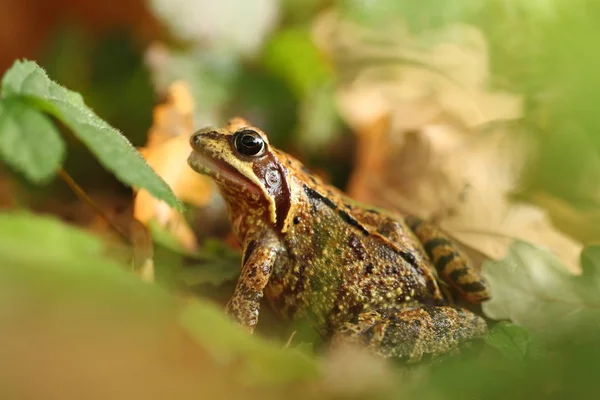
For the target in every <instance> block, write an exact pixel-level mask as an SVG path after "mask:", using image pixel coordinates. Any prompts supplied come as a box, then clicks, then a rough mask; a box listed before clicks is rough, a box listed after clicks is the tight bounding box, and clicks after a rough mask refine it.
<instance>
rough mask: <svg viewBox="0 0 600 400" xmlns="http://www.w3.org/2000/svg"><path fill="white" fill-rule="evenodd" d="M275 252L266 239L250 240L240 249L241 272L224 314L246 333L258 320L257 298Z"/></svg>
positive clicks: (273, 260) (259, 297) (272, 245)
mask: <svg viewBox="0 0 600 400" xmlns="http://www.w3.org/2000/svg"><path fill="white" fill-rule="evenodd" d="M276 255H277V250H276V246H275V244H273V243H270V242H269V241H267V240H252V241H250V242H248V244H247V245H246V248H245V249H244V259H243V262H242V272H241V274H240V277H239V279H238V282H237V285H236V287H235V291H234V292H233V296H232V297H231V299H230V300H229V302H228V303H227V308H226V309H227V314H229V315H230V316H231V317H232V318H233V319H234V320H235V321H237V322H238V323H240V324H241V325H242V326H243V327H244V328H246V330H248V331H249V332H250V333H252V332H254V328H255V327H256V324H257V323H258V313H259V308H260V301H261V299H262V297H263V292H264V289H265V286H266V285H267V283H268V282H269V278H270V277H271V273H272V271H273V265H274V263H275V259H276Z"/></svg>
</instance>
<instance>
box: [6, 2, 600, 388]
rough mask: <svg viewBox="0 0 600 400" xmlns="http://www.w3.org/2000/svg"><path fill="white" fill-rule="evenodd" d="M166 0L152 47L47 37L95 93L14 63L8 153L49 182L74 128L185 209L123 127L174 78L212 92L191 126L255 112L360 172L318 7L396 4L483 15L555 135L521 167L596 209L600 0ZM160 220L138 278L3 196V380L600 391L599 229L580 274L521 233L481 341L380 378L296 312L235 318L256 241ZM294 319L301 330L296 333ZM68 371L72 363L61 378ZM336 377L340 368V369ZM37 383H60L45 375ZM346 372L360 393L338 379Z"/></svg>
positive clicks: (59, 73)
mask: <svg viewBox="0 0 600 400" xmlns="http://www.w3.org/2000/svg"><path fill="white" fill-rule="evenodd" d="M149 4H150V8H151V10H153V12H154V13H155V14H156V17H157V19H159V20H160V21H161V22H162V23H163V24H164V29H165V30H166V31H169V32H168V33H166V34H165V35H164V36H165V37H166V38H167V39H165V37H163V38H161V39H163V41H162V42H161V43H153V44H148V43H146V44H145V45H148V51H147V52H146V53H145V54H144V52H143V51H142V49H141V48H140V47H141V46H139V44H138V43H136V42H134V41H133V40H132V39H131V38H130V37H129V34H128V32H126V31H115V32H114V33H113V34H111V35H107V36H104V37H102V38H100V39H99V40H98V39H97V38H94V39H92V38H91V37H89V36H88V35H87V33H85V32H83V31H82V30H80V29H75V28H70V29H63V30H61V31H59V32H57V34H56V36H54V38H53V39H52V40H50V42H49V45H48V47H47V48H46V49H45V52H44V53H43V57H41V61H40V64H41V65H42V66H44V67H45V68H46V69H47V70H48V72H49V75H50V76H51V77H52V78H54V79H56V81H58V82H60V83H61V84H64V85H65V86H66V87H69V88H71V89H74V90H76V91H77V92H81V94H82V95H83V96H80V95H79V94H78V93H75V92H71V91H69V90H67V89H64V88H63V87H62V86H59V85H58V84H56V83H54V82H52V81H50V79H49V78H48V77H47V76H46V74H45V73H44V71H43V70H42V69H41V68H39V67H38V66H37V65H35V64H34V63H31V62H17V63H16V64H15V65H14V67H13V68H12V69H11V70H10V71H9V72H8V73H7V74H6V75H5V77H4V80H3V83H2V97H1V99H0V156H1V157H2V161H3V163H5V164H6V165H7V166H9V167H11V169H12V170H14V171H16V172H17V173H19V174H21V175H22V176H24V177H25V178H27V179H28V180H30V181H31V182H33V183H36V184H37V183H48V182H50V180H51V179H52V177H53V176H54V175H55V173H56V172H57V171H58V170H59V168H61V166H62V165H63V163H64V162H65V157H67V156H68V154H71V153H72V152H71V151H70V150H71V149H70V148H68V146H66V145H65V143H66V144H70V142H69V139H70V137H64V135H63V136H61V133H64V131H65V130H66V129H65V128H68V129H69V131H72V133H73V134H74V136H75V137H76V138H78V139H79V140H81V141H82V142H83V143H84V144H85V145H86V146H88V147H89V150H90V151H92V153H93V154H94V155H95V156H96V157H97V158H98V159H99V160H100V161H101V163H102V165H103V166H104V167H105V168H107V169H108V170H109V171H110V172H112V173H113V174H114V176H115V177H116V178H117V179H120V180H121V181H122V182H123V183H125V184H127V185H129V186H136V187H145V188H147V189H148V190H149V191H151V192H153V193H154V194H155V195H156V196H157V197H159V198H161V199H163V200H165V201H167V202H168V203H170V204H172V205H175V204H177V200H176V199H175V198H174V197H173V195H172V193H171V191H170V190H169V188H168V187H167V186H166V185H165V184H164V183H163V182H162V180H160V179H159V178H158V177H157V176H155V175H154V174H153V173H152V172H151V170H150V169H148V167H147V166H146V165H145V164H144V163H143V162H142V159H141V158H140V157H139V156H138V155H137V153H135V152H134V151H133V148H132V146H131V145H130V144H129V143H128V141H127V140H126V139H125V138H124V137H123V136H122V135H120V134H119V133H118V131H117V130H115V129H113V128H111V125H114V126H116V127H118V128H120V129H121V130H123V131H124V132H125V135H126V136H127V138H129V139H130V140H131V141H132V142H133V143H134V144H136V145H139V144H141V143H142V142H143V141H144V138H145V134H146V130H147V128H148V126H149V124H150V119H151V118H150V116H151V106H152V104H153V103H155V102H156V101H158V100H160V99H161V96H162V95H163V94H164V92H165V89H166V87H167V86H168V84H169V83H171V82H172V81H173V80H176V79H184V80H186V81H187V82H188V83H189V84H190V86H191V88H192V92H193V95H194V97H195V100H196V104H197V108H196V115H195V116H194V117H195V121H194V123H195V126H197V127H200V126H205V125H208V124H212V125H220V124H222V123H223V122H224V121H225V120H226V119H228V118H229V117H231V116H232V115H241V116H243V117H246V118H248V119H250V120H251V121H252V122H253V123H255V124H256V125H258V126H261V127H262V128H263V129H264V130H265V131H267V132H268V133H269V136H270V138H272V141H273V143H275V144H276V145H277V146H278V147H283V148H284V149H285V150H287V151H290V152H291V153H293V154H295V155H298V156H299V157H300V158H302V159H303V160H308V161H309V162H307V163H308V164H310V165H312V166H318V167H321V168H322V169H323V170H325V171H324V174H325V175H326V176H327V174H330V175H329V176H327V177H328V178H329V179H330V180H331V181H332V182H334V183H335V184H336V185H338V186H340V187H343V186H344V185H345V182H346V180H347V178H348V175H349V170H350V166H351V165H352V162H353V159H352V157H353V152H352V151H349V150H350V149H351V148H352V142H353V137H352V136H351V135H349V134H348V133H349V132H348V129H347V127H346V126H345V125H344V123H343V121H342V120H341V118H340V116H339V115H338V110H337V105H336V100H337V99H336V92H335V91H336V85H337V84H338V78H339V75H340V74H341V73H342V72H343V71H339V70H337V69H336V67H335V66H334V65H332V64H331V62H330V60H328V59H327V58H326V57H325V55H324V54H322V53H321V52H320V51H319V49H318V48H317V46H316V44H315V43H314V39H313V37H312V35H311V26H312V22H313V21H314V20H315V18H317V17H318V16H319V15H320V12H321V11H323V10H325V9H327V8H329V7H333V8H334V9H335V10H337V11H338V12H340V13H341V14H342V15H343V16H345V17H347V18H349V19H351V20H353V21H356V22H358V23H360V24H361V25H362V26H364V27H370V28H371V29H378V28H380V27H383V26H384V25H386V24H390V25H394V24H396V23H397V22H398V21H399V20H400V19H401V20H402V21H404V22H406V23H407V24H408V27H409V29H410V31H411V32H415V33H418V32H424V31H427V30H430V29H435V28H440V27H443V26H445V25H448V24H452V23H468V24H471V25H473V26H476V27H477V28H479V29H480V30H481V31H482V32H483V33H484V34H485V36H486V37H487V39H488V45H489V47H490V56H491V65H490V68H491V73H492V77H493V86H494V87H495V88H501V89H507V90H511V91H514V92H516V93H521V94H523V95H524V97H525V104H526V113H525V116H524V118H523V120H522V121H520V123H521V125H522V127H524V128H525V129H524V131H526V132H527V133H523V134H527V135H530V136H532V137H534V138H535V139H536V142H537V144H538V148H537V151H536V156H535V157H534V158H532V159H531V160H530V161H529V169H528V170H527V171H525V174H524V175H523V186H524V189H525V190H529V191H538V190H539V191H542V192H549V193H552V194H554V195H555V196H557V197H560V198H563V199H566V200H567V201H569V202H571V204H572V205H574V206H575V207H576V208H577V207H582V206H585V207H586V209H588V210H592V211H593V210H596V209H597V207H598V205H599V204H600V198H599V197H598V196H600V190H599V189H600V187H598V182H599V181H600V162H599V161H600V158H599V157H598V150H600V134H598V130H599V128H600V116H599V115H598V113H597V111H596V110H595V106H596V104H597V101H596V97H597V96H598V93H600V90H599V89H600V88H598V87H597V86H598V85H599V83H598V82H597V79H596V73H597V71H598V68H599V67H600V55H599V54H598V53H597V52H595V51H594V50H593V49H594V48H595V47H594V46H595V43H596V42H597V39H598V38H599V37H600V27H599V26H598V25H597V20H598V17H600V3H598V2H596V1H594V0H582V1H580V2H575V3H573V2H571V3H569V2H564V1H560V0H536V1H531V0H514V1H505V0H487V1H476V0H465V1H461V2H439V1H433V0H427V1H421V2H414V1H410V0H401V1H397V0H396V1H395V0H370V1H361V0H339V1H327V0H313V1H298V0H285V1H282V2H277V1H270V0H263V1H260V2H256V3H253V2H251V1H247V2H243V4H242V6H239V7H233V5H235V4H234V2H233V1H224V2H223V4H222V7H221V8H219V7H216V8H215V7H214V6H213V4H214V3H213V2H208V1H202V2H198V4H199V5H198V6H197V7H195V6H194V5H193V2H189V3H187V6H186V2H184V1H182V2H180V3H179V7H174V6H172V5H170V2H167V1H161V0H153V1H151V2H149ZM240 4H241V3H240ZM198 10H200V11H203V12H205V14H206V13H207V12H209V11H210V12H213V11H214V14H210V21H208V22H210V24H208V23H206V24H202V17H203V13H202V12H199V11H198ZM207 10H208V11H207ZM207 15H208V14H207ZM430 44H431V45H435V43H430ZM82 97H83V98H85V99H86V103H85V104H84V102H83V99H82ZM86 104H88V105H89V106H90V107H88V106H87V105H86ZM90 108H93V109H94V110H95V111H96V112H92V111H91V109H90ZM96 114H98V115H101V116H102V117H103V119H100V118H99V117H98V116H97V115H96ZM104 120H106V121H108V122H105V121H104ZM56 121H58V122H59V123H60V124H58V125H55V123H54V122H56ZM109 123H110V125H109ZM57 127H58V128H59V129H57ZM60 131H63V132H60ZM86 151H87V150H86ZM65 152H66V153H65ZM81 154H83V155H82V156H80V157H79V158H77V159H76V160H74V161H72V163H71V165H72V166H73V169H74V170H75V172H76V173H77V172H79V173H81V177H82V178H83V179H82V180H83V181H84V182H83V184H88V183H89V182H86V180H87V179H86V178H87V177H90V176H91V175H89V173H88V170H87V168H85V166H86V163H89V162H90V161H89V160H88V159H89V156H88V155H87V152H86V153H81ZM89 180H90V181H92V180H93V179H91V178H90V179H89ZM100 185H101V186H102V185H106V182H104V181H103V182H101V183H100ZM107 186H108V185H107ZM529 199H533V200H532V201H535V197H531V198H529ZM586 216H587V214H586V215H584V218H585V217H586ZM75 222H79V221H75ZM150 231H151V234H152V239H153V245H154V255H153V262H154V267H155V274H156V280H157V282H158V283H159V285H149V284H146V283H143V282H141V281H140V279H139V278H138V277H136V276H135V275H134V274H132V273H130V272H129V271H127V270H128V269H131V265H126V264H124V263H122V262H117V261H115V260H113V259H110V258H109V257H108V256H107V255H106V254H107V253H108V251H107V250H106V249H105V248H104V247H105V246H106V243H105V242H103V241H101V240H100V239H98V238H97V237H94V236H92V235H90V234H89V233H85V232H83V231H80V230H78V229H75V228H73V227H69V226H67V225H65V224H63V223H60V222H58V221H57V220H55V219H52V218H45V217H38V216H34V215H32V214H29V213H24V212H13V213H4V214H0V298H2V302H0V325H2V326H4V327H8V329H6V330H5V332H4V333H3V334H2V335H0V349H2V351H0V352H1V353H2V354H3V356H2V357H1V358H2V361H1V362H0V376H4V378H0V381H1V382H2V385H1V387H2V389H0V390H2V391H4V392H3V394H4V395H5V396H6V397H11V398H17V397H18V398H25V397H27V396H26V395H25V394H24V393H25V392H27V393H29V395H30V396H29V397H30V398H40V397H44V396H46V397H51V396H49V394H52V393H63V392H61V391H62V390H64V387H62V386H61V385H63V386H67V387H69V385H72V386H71V388H79V390H80V391H81V392H80V395H79V397H84V396H85V395H86V394H87V395H89V394H94V393H95V394H104V398H106V397H107V395H106V392H105V390H106V388H107V387H111V380H112V383H114V384H115V385H122V387H126V388H127V390H126V391H125V392H126V393H128V396H125V397H128V398H136V397H144V398H151V396H157V398H165V397H175V398H187V397H190V398H192V397H193V398H197V397H200V396H203V397H210V396H211V395H212V396H219V397H227V396H231V397H235V396H236V395H237V396H238V397H239V396H241V395H245V397H247V398H253V397H257V398H258V397H260V398H261V399H265V398H283V397H285V398H287V399H290V398H306V397H311V395H314V394H315V393H317V394H319V397H321V398H329V397H330V398H345V397H348V398H415V397H416V398H419V399H439V398H445V399H446V398H447V399H453V398H456V399H464V398H486V399H495V398H497V399H505V398H514V399H521V398H522V399H528V398H550V399H552V398H556V399H560V398H565V397H573V398H580V397H589V396H590V395H591V394H592V393H593V392H594V391H595V386H596V381H597V378H596V375H597V373H596V368H595V367H596V366H597V365H598V363H600V342H599V341H598V339H597V338H598V337H599V336H598V334H599V333H600V332H599V331H600V327H599V326H598V317H600V315H598V309H599V304H598V303H599V301H600V298H599V293H600V274H599V271H600V269H599V268H600V250H599V249H600V248H599V247H596V246H589V247H587V248H586V250H585V251H584V252H583V254H582V258H581V261H582V271H583V273H582V275H581V276H573V275H571V274H568V273H566V272H564V271H565V268H564V266H563V265H562V264H561V263H560V262H559V261H558V260H557V259H556V258H555V257H553V256H552V255H550V254H549V253H548V252H547V251H546V250H545V249H540V248H536V247H534V246H532V245H530V244H526V243H523V242H516V243H514V244H513V246H512V247H511V249H510V252H509V254H508V255H507V257H506V258H504V259H502V260H498V261H494V262H490V263H488V264H487V265H486V266H485V267H484V271H485V274H486V276H487V278H488V279H489V281H490V284H491V288H492V300H491V301H490V302H488V303H486V304H485V305H484V306H483V312H484V313H485V314H486V315H487V317H489V318H490V319H493V320H500V322H494V321H490V322H491V325H492V328H491V330H490V332H489V334H488V335H487V337H486V338H485V340H484V343H482V344H481V348H478V347H477V346H474V348H473V349H469V350H467V351H465V352H464V353H463V354H462V355H460V356H452V357H450V356H449V357H444V359H442V360H439V361H438V362H437V363H434V364H433V365H431V366H418V367H411V368H407V367H405V366H398V365H393V364H392V363H390V364H392V365H387V364H386V368H387V369H386V371H388V372H390V373H391V376H392V377H393V379H388V386H385V385H381V384H377V385H375V386H374V387H373V386H372V385H371V384H370V382H369V378H368V376H366V374H365V376H362V375H361V374H358V375H359V378H356V379H354V378H353V375H352V372H353V371H361V369H360V368H361V366H364V365H367V367H369V368H370V366H371V364H368V363H364V362H363V361H364V360H363V359H362V358H360V357H358V356H357V357H356V358H352V356H350V358H349V359H348V360H349V361H347V362H343V363H342V364H343V365H337V366H335V365H332V364H331V362H332V361H331V360H332V359H334V358H335V354H333V355H332V354H329V353H327V352H326V351H321V350H323V349H322V348H319V347H318V346H312V345H313V344H317V345H320V343H318V342H319V339H318V338H315V337H314V332H313V331H311V330H310V329H309V328H307V327H306V326H303V325H302V324H298V325H294V326H292V327H286V329H283V328H282V329H281V330H278V328H274V327H270V326H269V324H270V323H272V324H273V325H275V324H276V323H279V322H280V321H277V322H275V321H276V319H275V317H273V320H272V321H271V320H269V315H268V313H267V312H266V311H265V315H264V316H262V314H261V324H262V325H266V326H267V327H266V328H264V327H261V329H264V330H265V331H266V334H267V336H272V337H274V338H276V340H274V341H269V340H266V339H264V338H262V337H261V336H259V335H255V336H252V337H251V336H248V335H246V334H245V333H244V332H242V331H241V330H240V329H239V328H238V327H236V326H235V325H233V324H232V323H231V322H230V321H229V320H228V319H227V318H225V317H223V315H222V312H221V308H220V306H222V304H218V306H216V305H215V304H213V302H216V303H221V302H222V301H223V300H226V298H227V296H228V294H229V293H230V292H231V285H232V284H233V281H234V279H235V277H236V274H237V273H238V271H239V260H240V254H239V251H237V250H233V249H232V248H231V247H230V246H228V245H226V244H225V243H224V242H223V241H221V240H219V241H217V240H213V239H208V240H206V241H204V242H203V245H202V248H201V250H199V251H198V252H189V251H186V250H184V249H182V248H181V247H180V246H179V245H178V244H177V242H176V241H174V240H173V238H172V237H170V236H169V234H168V233H167V232H165V231H163V230H161V229H160V228H158V227H157V226H156V225H151V226H150ZM33 250H34V251H33ZM182 294H183V296H185V298H184V299H182V298H181V297H183V296H182ZM191 295H193V296H194V297H195V299H194V300H193V301H191V300H189V299H188V297H189V296H191ZM209 298H210V300H209ZM190 301H191V303H190ZM508 321H510V322H508ZM289 329H295V330H297V331H298V334H297V335H296V336H294V337H292V338H291V340H290V341H289V346H286V344H284V342H285V340H287V339H288V336H287V335H289ZM173 332H175V334H174V335H173ZM260 333H262V332H260ZM78 334H79V335H78ZM113 337H115V338H113ZM44 340H45V341H44ZM25 342H26V343H27V346H26V347H24V346H22V345H20V344H22V343H25ZM49 343H50V344H51V345H48V344H49ZM36 345H37V347H39V348H37V347H36ZM30 347H31V348H33V349H34V351H33V353H34V354H32V351H31V349H30ZM313 347H317V348H316V349H313ZM74 349H75V350H74ZM55 351H56V352H55ZM82 355H83V356H82ZM84 356H86V357H84ZM80 357H81V358H80ZM44 360H45V361H46V363H44V362H43V361H44ZM47 360H51V362H49V361H47ZM56 360H59V361H58V362H57V361H56ZM115 360H124V361H122V362H116V361H115ZM73 365H75V366H80V368H77V367H75V368H74V367H73ZM135 368H141V370H140V371H141V373H140V376H131V375H129V374H130V373H131V371H133V370H135ZM51 371H58V372H59V374H58V377H55V378H54V380H53V379H48V382H46V381H45V379H44V378H43V377H44V376H46V375H48V374H49V373H50V372H51ZM340 371H341V372H340ZM119 373H120V374H121V376H117V375H119ZM336 374H338V380H340V379H339V375H341V376H342V379H341V381H342V382H333V381H334V380H335V379H333V378H332V376H335V375H336ZM49 376H50V378H52V377H53V376H54V375H52V374H49ZM61 376H67V377H69V378H70V379H71V380H72V382H79V386H78V385H76V384H73V383H72V382H68V381H63V380H60V379H59V378H60V377H61ZM123 376H125V377H126V379H125V381H126V382H123V381H122V380H121V379H122V377H123ZM98 377H99V378H98ZM90 379H91V380H92V383H89V382H88V381H89V380H90ZM31 382H35V383H44V382H45V383H44V385H45V386H44V385H42V386H40V389H39V390H40V392H39V393H35V390H36V389H35V388H34V386H35V385H32V384H31ZM346 386H347V387H350V386H351V387H353V388H357V389H352V390H355V391H354V392H350V393H348V392H341V391H339V388H340V387H346ZM82 388H83V389H82ZM31 391H33V392H31ZM31 393H34V395H31ZM19 395H21V396H19ZM2 397H4V396H2ZM58 397H61V396H58ZM62 397H63V398H64V395H63V396H62ZM92 397H93V396H92ZM99 397H102V396H99Z"/></svg>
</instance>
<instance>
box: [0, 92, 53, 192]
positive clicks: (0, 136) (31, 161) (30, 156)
mask: <svg viewBox="0 0 600 400" xmlns="http://www.w3.org/2000/svg"><path fill="white" fill-rule="evenodd" d="M64 153H65V146H64V143H63V140H62V138H61V137H60V134H59V133H58V132H57V130H56V128H55V127H54V125H53V124H52V122H51V121H50V120H49V118H48V117H46V116H45V115H44V114H42V113H40V112H39V111H37V110H35V109H33V108H31V107H30V106H29V105H28V104H26V103H23V102H21V101H19V100H18V99H0V157H2V159H3V160H4V161H5V162H6V163H7V164H8V165H10V166H11V167H12V168H14V169H15V170H17V171H19V172H21V173H22V174H23V175H24V176H25V177H26V178H27V179H29V180H30V181H32V182H34V183H42V182H46V181H48V180H49V179H50V178H52V177H53V176H54V175H55V173H56V171H57V170H58V169H59V168H60V165H61V162H62V160H63V157H64Z"/></svg>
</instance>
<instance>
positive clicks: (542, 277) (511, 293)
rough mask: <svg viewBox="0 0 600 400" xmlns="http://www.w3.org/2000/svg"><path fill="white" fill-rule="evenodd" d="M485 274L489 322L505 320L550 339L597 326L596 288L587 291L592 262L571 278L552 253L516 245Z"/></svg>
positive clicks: (488, 265)
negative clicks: (585, 269)
mask: <svg viewBox="0 0 600 400" xmlns="http://www.w3.org/2000/svg"><path fill="white" fill-rule="evenodd" d="M587 254H588V256H589V257H592V256H593V257H594V258H595V254H592V252H589V253H587ZM484 274H485V276H486V278H487V279H488V281H489V283H490V287H491V300H489V301H487V302H485V303H484V304H483V310H484V312H485V313H486V314H487V315H488V316H489V317H491V318H493V319H508V320H510V321H513V322H514V323H516V324H518V325H521V326H523V327H525V328H527V329H530V330H531V331H532V332H534V333H536V334H539V335H540V336H543V337H545V338H547V339H550V340H554V339H559V338H561V337H564V336H565V335H566V334H573V333H574V332H576V331H585V330H587V329H589V328H598V321H600V288H599V287H595V288H594V290H593V291H592V290H589V288H587V287H588V285H589V284H590V283H589V281H588V280H589V279H593V280H594V281H595V282H598V280H597V278H595V276H597V274H598V271H597V267H596V264H589V268H587V271H586V273H585V275H584V276H575V275H572V274H570V273H568V272H567V269H566V267H565V266H564V265H563V264H562V263H561V262H560V261H559V260H558V259H557V258H556V257H555V256H554V255H552V254H551V253H549V252H546V251H544V250H541V249H538V248H536V247H534V246H532V245H530V244H527V243H524V242H515V243H514V244H513V245H512V246H511V248H510V250H509V253H508V256H507V257H506V258H505V259H503V260H501V261H493V262H488V263H486V264H485V265H484ZM586 288H587V289H586Z"/></svg>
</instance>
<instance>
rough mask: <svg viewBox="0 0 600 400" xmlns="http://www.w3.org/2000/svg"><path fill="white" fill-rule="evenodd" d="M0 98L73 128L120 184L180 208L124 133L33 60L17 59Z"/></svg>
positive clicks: (170, 192) (7, 75)
mask: <svg viewBox="0 0 600 400" xmlns="http://www.w3.org/2000/svg"><path fill="white" fill-rule="evenodd" d="M1 95H2V98H4V99H7V98H12V97H19V98H23V99H26V100H27V101H28V102H29V104H31V105H32V106H35V107H38V108H39V109H41V110H43V111H45V112H48V113H50V114H52V115H53V116H55V117H56V118H57V119H59V120H60V121H62V122H63V123H64V124H65V125H67V126H68V127H69V128H71V129H72V131H73V133H74V134H75V135H76V136H77V137H78V138H79V139H80V140H81V141H82V142H83V143H85V145H86V146H87V147H88V148H89V149H90V151H91V152H92V153H93V154H94V155H95V156H96V157H97V158H98V160H99V161H100V163H101V164H102V165H104V166H105V167H106V168H107V169H108V170H110V171H111V172H112V173H114V174H115V176H116V177H117V178H118V179H119V180H120V181H122V182H123V183H125V184H127V185H130V186H133V187H142V188H144V189H146V190H148V191H149V192H150V193H152V194H153V195H154V196H155V197H157V198H159V199H161V200H163V201H165V202H166V203H168V204H169V205H171V206H173V207H176V208H181V204H180V203H179V201H178V200H177V198H176V197H175V196H174V194H173V192H172V191H171V189H170V188H169V186H168V185H167V184H166V183H165V182H164V181H163V180H162V179H161V178H160V177H159V176H158V175H156V173H154V171H153V170H152V169H151V168H150V167H149V166H148V164H146V162H145V161H144V159H143V158H142V157H141V155H140V154H139V153H138V152H137V151H136V150H135V148H134V147H133V146H132V145H131V143H130V142H129V141H128V140H127V138H126V137H125V136H123V135H122V134H121V133H119V132H118V131H117V130H115V129H114V128H112V127H111V126H110V125H108V124H107V123H106V122H105V121H103V120H102V119H100V118H99V117H98V116H97V115H96V114H94V112H93V111H92V110H90V109H89V108H88V107H87V106H86V105H85V103H84V102H83V99H82V98H81V96H80V95H79V94H78V93H75V92H72V91H70V90H67V89H65V88H64V87H62V86H60V85H58V84H57V83H55V82H53V81H51V80H50V79H49V78H48V76H47V75H46V73H45V72H44V70H42V69H41V68H40V67H39V66H38V65H37V64H35V63H34V62H32V61H16V62H15V63H14V65H13V66H12V67H11V69H10V70H9V71H7V72H6V74H5V75H4V78H3V80H2V92H1Z"/></svg>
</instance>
